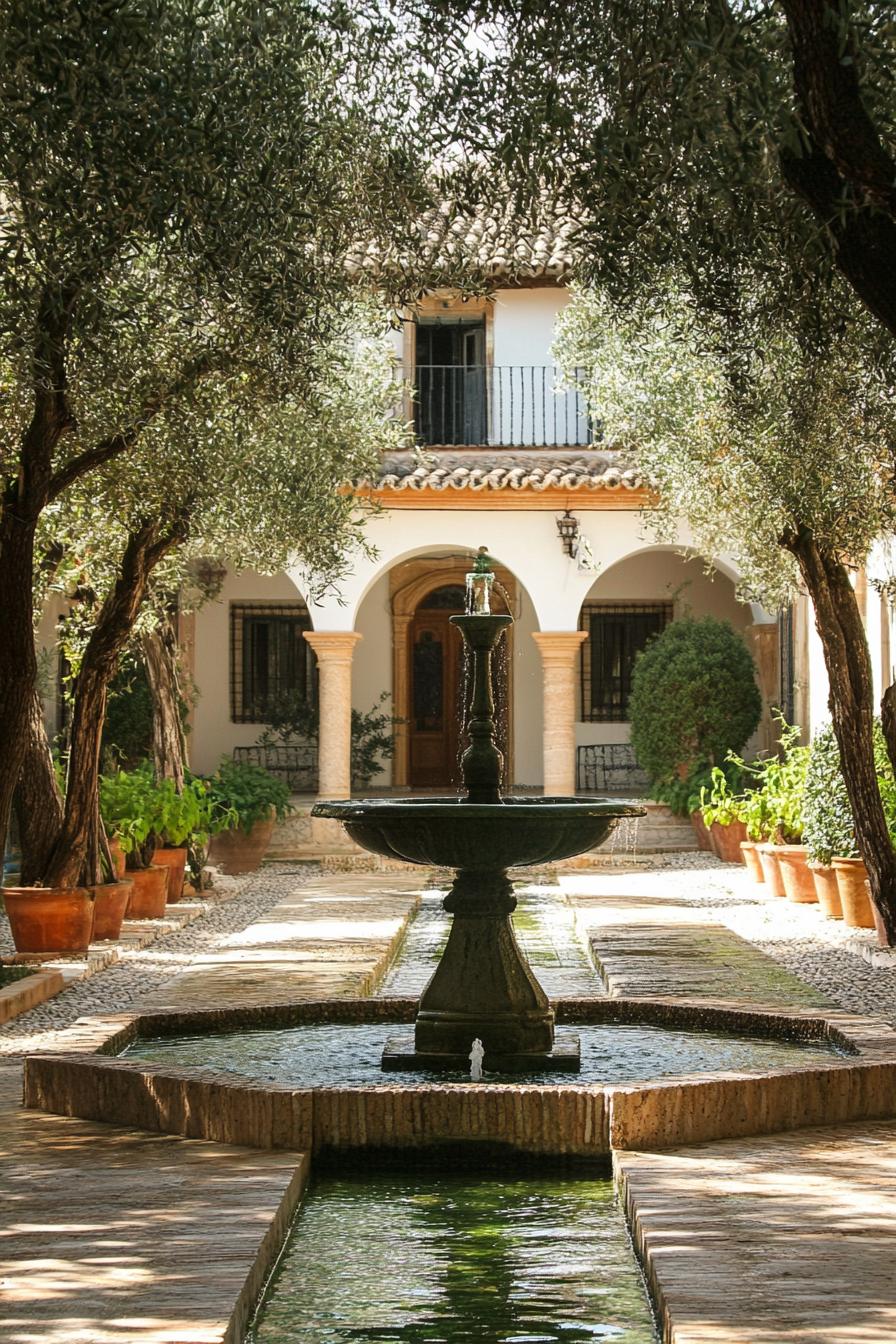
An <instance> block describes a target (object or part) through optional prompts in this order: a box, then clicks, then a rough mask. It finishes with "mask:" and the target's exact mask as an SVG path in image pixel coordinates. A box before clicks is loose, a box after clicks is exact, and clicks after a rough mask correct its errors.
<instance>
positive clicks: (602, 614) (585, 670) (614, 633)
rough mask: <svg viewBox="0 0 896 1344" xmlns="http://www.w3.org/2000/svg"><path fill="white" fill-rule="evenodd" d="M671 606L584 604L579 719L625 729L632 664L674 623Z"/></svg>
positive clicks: (582, 612) (644, 603)
mask: <svg viewBox="0 0 896 1344" xmlns="http://www.w3.org/2000/svg"><path fill="white" fill-rule="evenodd" d="M672 614H673V613H672V603H671V602H585V603H584V605H583V607H582V611H581V615H580V617H579V629H580V630H587V632H588V640H587V642H586V643H585V644H584V645H583V647H582V663H581V668H582V676H581V679H582V719H583V720H584V721H585V722H586V723H626V722H627V721H628V702H629V697H630V696H631V692H632V671H633V670H634V666H635V658H636V657H637V655H638V654H639V653H640V652H641V650H642V649H643V648H644V647H645V645H646V644H647V642H648V640H650V639H652V638H653V636H654V635H658V634H659V633H660V631H661V630H664V629H665V628H666V626H667V625H668V624H669V622H670V621H671V620H672Z"/></svg>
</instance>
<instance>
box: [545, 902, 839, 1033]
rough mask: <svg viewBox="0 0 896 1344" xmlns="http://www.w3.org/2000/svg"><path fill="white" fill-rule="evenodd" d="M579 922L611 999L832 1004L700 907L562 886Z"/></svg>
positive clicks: (820, 1005)
mask: <svg viewBox="0 0 896 1344" xmlns="http://www.w3.org/2000/svg"><path fill="white" fill-rule="evenodd" d="M563 887H564V890H565V891H566V894H567V897H568V899H569V900H570V902H571V903H572V904H573V906H574V907H575V909H576V922H577V925H578V927H579V929H580V931H581V932H582V934H583V936H584V937H586V938H587V939H588V941H589V943H590V945H591V948H592V951H593V953H594V956H595V958H596V960H597V962H598V964H599V966H600V969H601V972H602V975H603V979H604V983H605V985H606V987H607V991H608V993H610V994H611V995H613V996H614V997H638V996H639V995H656V996H659V997H661V998H673V997H681V998H708V999H726V1000H729V1001H735V1002H740V1003H762V1004H779V1005H780V1006H781V1007H790V1006H793V1005H803V1006H817V1007H823V1006H826V1005H828V1004H829V1003H830V1000H828V999H825V997H824V996H823V995H822V994H821V993H820V992H819V991H818V990H816V989H813V988H812V986H811V985H807V984H806V983H805V982H804V981H802V980H799V979H798V978H797V977H796V976H795V975H793V974H791V972H790V971H788V970H787V969H786V968H785V967H783V966H780V965H779V964H778V963H777V962H776V961H775V960H774V958H773V957H770V956H768V955H767V954H766V953H765V952H762V951H761V950H760V949H759V948H757V947H754V946H753V945H752V944H751V943H749V942H747V940H746V939H745V938H741V937H739V936H738V935H737V934H736V933H732V931H731V930H730V929H727V928H726V927H725V926H724V924H718V923H714V922H712V921H710V920H708V919H707V915H706V912H705V911H703V910H701V909H700V908H699V907H694V906H683V905H675V904H674V903H673V902H671V901H666V900H662V899H658V898H656V897H650V896H637V895H631V896H627V895H626V896H613V895H602V894H594V893H589V892H588V890H587V887H586V889H585V890H577V889H576V886H575V884H569V885H568V884H567V881H566V880H564V882H563Z"/></svg>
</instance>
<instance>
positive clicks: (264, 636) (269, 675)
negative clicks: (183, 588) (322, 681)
mask: <svg viewBox="0 0 896 1344" xmlns="http://www.w3.org/2000/svg"><path fill="white" fill-rule="evenodd" d="M310 629H311V618H310V616H309V615H308V608H307V607H306V606H305V604H304V602H252V603H244V602H232V603H231V604H230V717H231V719H232V721H233V722H234V723H267V722H268V721H269V719H270V714H271V709H272V708H273V707H274V706H275V705H278V704H281V703H282V701H283V700H284V698H285V697H287V696H289V697H293V696H295V697H296V698H297V699H299V700H311V699H312V698H313V696H314V694H315V688H314V653H313V650H312V648H311V646H310V644H309V643H308V641H307V640H306V639H305V638H304V632H305V631H306V630H310Z"/></svg>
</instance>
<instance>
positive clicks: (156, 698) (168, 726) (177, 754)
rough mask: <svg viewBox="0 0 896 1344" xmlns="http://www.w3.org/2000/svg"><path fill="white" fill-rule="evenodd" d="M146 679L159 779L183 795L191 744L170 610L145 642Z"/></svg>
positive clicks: (142, 641)
mask: <svg viewBox="0 0 896 1344" xmlns="http://www.w3.org/2000/svg"><path fill="white" fill-rule="evenodd" d="M140 644H141V651H142V653H143V662H144V665H145V667H146V679H147V681H148V683H149V691H150V695H151V697H152V761H153V769H154V772H155V776H156V779H170V780H173V782H174V787H175V788H176V790H177V792H178V793H181V792H182V790H183V787H184V780H185V776H186V768H187V743H186V737H185V735H184V726H183V719H182V717H181V703H182V702H181V694H180V677H179V675H178V666H177V634H176V631H175V628H174V621H173V620H172V618H171V614H170V612H168V611H166V612H165V613H164V616H162V617H161V619H160V621H159V624H158V625H157V626H156V628H155V629H154V630H151V631H148V632H147V633H146V634H145V635H144V636H143V637H142V639H141V641H140Z"/></svg>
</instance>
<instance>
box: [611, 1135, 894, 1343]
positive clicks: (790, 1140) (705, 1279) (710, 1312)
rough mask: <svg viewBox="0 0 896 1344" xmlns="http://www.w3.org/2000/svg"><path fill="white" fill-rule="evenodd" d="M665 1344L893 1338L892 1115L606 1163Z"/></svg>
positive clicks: (882, 1340)
mask: <svg viewBox="0 0 896 1344" xmlns="http://www.w3.org/2000/svg"><path fill="white" fill-rule="evenodd" d="M617 1169H618V1170H619V1172H620V1173H621V1176H622V1179H623V1182H624V1192H625V1201H626V1204H627V1206H628V1209H629V1212H630V1214H631V1215H633V1218H632V1221H633V1224H634V1236H635V1241H636V1244H637V1245H638V1247H639V1249H640V1251H641V1254H642V1258H643V1261H644V1262H645V1264H646V1269H647V1274H648V1279H649V1281H650V1283H651V1285H652V1287H653V1290H654V1294H655V1296H656V1298H657V1300H659V1301H660V1302H661V1303H662V1305H663V1308H664V1312H665V1314H666V1315H667V1316H668V1317H669V1318H670V1320H671V1327H670V1329H669V1331H668V1333H667V1334H666V1336H665V1337H664V1338H665V1342H666V1344H784V1341H787V1344H797V1342H798V1344H893V1341H894V1340H896V1218H894V1214H896V1123H886V1124H884V1123H881V1124H874V1125H870V1124H869V1125H849V1126H845V1127H843V1128H830V1129H804V1130H796V1131H794V1132H793V1133H790V1134H778V1135H773V1136H771V1137H766V1138H761V1139H752V1140H751V1139H746V1140H744V1139H739V1140H737V1141H734V1140H729V1141H727V1142H724V1143H711V1144H702V1145H700V1146H697V1147H694V1148H685V1149H681V1150H679V1151H673V1152H666V1153H625V1154H622V1155H621V1156H620V1157H619V1159H618V1160H617Z"/></svg>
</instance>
